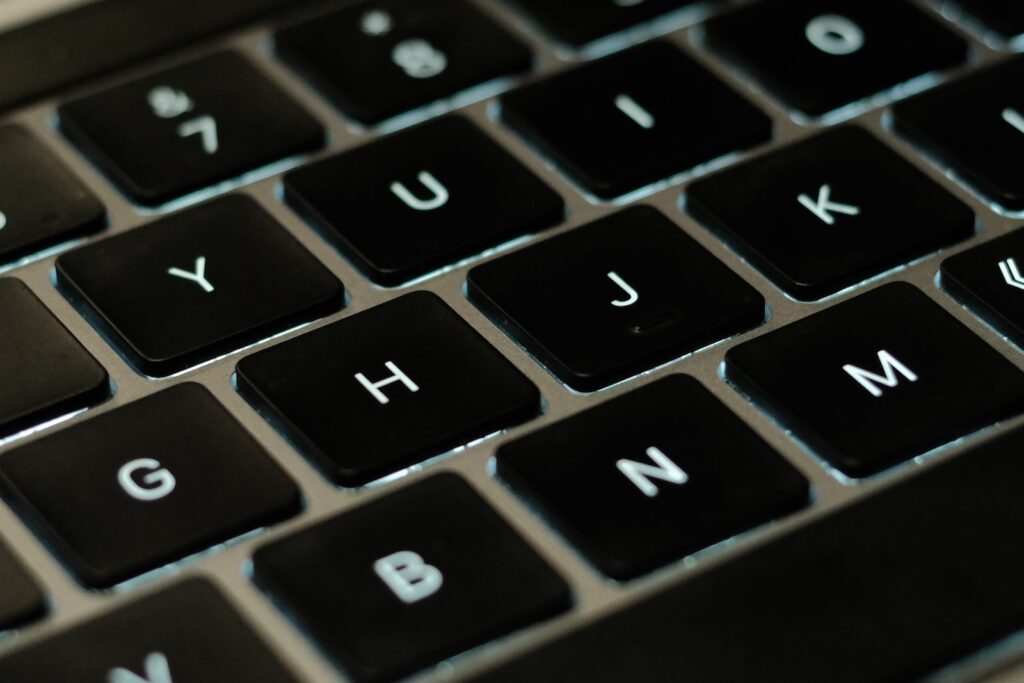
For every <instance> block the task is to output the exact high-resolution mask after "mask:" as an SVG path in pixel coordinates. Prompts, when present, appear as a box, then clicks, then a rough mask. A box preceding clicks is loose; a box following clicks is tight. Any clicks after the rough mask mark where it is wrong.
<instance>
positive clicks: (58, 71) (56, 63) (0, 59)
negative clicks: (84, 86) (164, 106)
mask: <svg viewBox="0 0 1024 683" xmlns="http://www.w3.org/2000/svg"><path fill="white" fill-rule="evenodd" d="M305 1H306V0H204V1H203V2H202V3H192V4H190V6H189V9H188V11H187V12H183V11H182V5H181V1H180V0H147V1H146V2H145V3H140V2H138V0H103V1H102V2H88V3H84V4H81V3H79V4H76V5H75V6H74V7H73V8H71V9H68V10H65V11H63V12H60V13H56V14H50V15H49V16H46V17H45V18H43V19H40V20H38V21H35V22H32V23H29V24H25V25H23V26H18V27H16V28H14V29H13V30H12V29H7V30H5V31H4V33H3V34H0V109H5V110H6V109H10V108H11V107H13V106H14V105H18V104H23V103H25V102H28V101H29V100H32V99H35V98H37V97H40V96H42V95H46V94H48V93H51V92H54V91H56V90H62V89H64V88H66V87H68V86H70V85H74V84H75V83H78V82H80V81H83V80H86V79H88V78H93V77H95V76H99V75H101V74H103V73H105V72H108V71H111V70H112V69H114V68H116V67H118V66H122V65H127V64H130V63H132V62H135V61H137V60H140V59H144V58H146V57H151V56H154V55H157V54H160V53H162V52H167V51H168V50H170V49H173V48H175V47H178V46H183V45H186V44H189V43H193V42H195V41H197V40H199V39H201V38H204V37H206V36H209V35H214V34H217V33H221V32H223V31H225V30H228V29H231V28H233V27H235V26H238V25H240V24H245V23H248V22H251V21H253V20H255V19H259V18H261V17H265V16H268V15H270V14H273V13H274V12H275V11H280V10H282V9H287V8H291V7H295V6H297V5H299V4H301V3H302V2H305ZM65 4H66V3H65ZM55 45H59V46H60V49H54V46H55Z"/></svg>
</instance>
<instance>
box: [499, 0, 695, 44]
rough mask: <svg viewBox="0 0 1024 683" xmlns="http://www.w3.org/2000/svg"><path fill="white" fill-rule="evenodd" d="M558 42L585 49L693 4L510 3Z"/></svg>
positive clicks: (665, 0) (660, 0)
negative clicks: (619, 32) (607, 37)
mask: <svg viewBox="0 0 1024 683" xmlns="http://www.w3.org/2000/svg"><path fill="white" fill-rule="evenodd" d="M510 2H511V4H513V5H516V6H518V7H519V8H520V9H522V11H523V12H525V13H526V14H527V16H529V17H530V18H531V19H533V20H534V21H535V22H536V23H537V24H539V25H540V27H541V28H542V29H543V30H544V31H545V32H547V33H549V34H550V35H552V36H553V37H554V38H555V39H556V40H559V41H561V42H563V43H568V44H570V45H574V46H580V45H584V44H586V43H589V42H591V41H594V40H597V39H598V38H603V37H605V36H606V35H608V34H610V33H615V32H617V31H621V30H623V29H627V28H630V27H632V26H635V25H637V24H639V23H641V22H644V21H648V20H650V19H654V18H656V17H658V16H661V15H663V14H666V13H668V12H671V11H672V10H676V9H679V8H681V7H686V6H687V5H692V4H693V0H646V1H645V0H640V2H636V1H634V0H608V1H607V2H600V3H595V2H593V0H560V2H551V1H550V0H510Z"/></svg>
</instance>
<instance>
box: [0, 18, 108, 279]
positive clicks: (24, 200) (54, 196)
mask: <svg viewBox="0 0 1024 683" xmlns="http://www.w3.org/2000/svg"><path fill="white" fill-rule="evenodd" d="M0 41H2V38H0ZM0 88H2V86H0ZM0 158H2V159H3V160H4V163H3V165H0V263H6V262H9V261H14V260H15V259H18V258H21V257H23V256H27V255H29V254H31V253H32V252H35V251H39V250H41V249H45V248H46V247H49V246H53V245H55V244H58V243H60V242H63V241H66V240H70V239H74V238H76V237H81V236H84V235H88V234H90V233H94V232H97V231H98V230H100V229H102V228H103V226H104V223H105V222H106V214H107V212H106V209H105V208H103V205H102V204H100V202H99V200H98V199H96V197H95V195H93V193H92V192H90V191H89V189H88V188H86V187H85V185H83V184H82V183H81V182H80V181H79V180H78V178H76V177H75V176H73V175H71V172H70V171H69V170H68V169H67V168H66V167H65V166H64V164H63V163H61V162H60V160H59V159H57V157H56V156H55V155H54V154H53V153H52V152H50V151H49V150H48V149H47V148H46V147H44V146H43V144H42V143H41V142H40V141H39V140H37V139H36V138H35V136H34V135H32V134H31V133H29V132H28V131H27V130H26V129H24V128H22V127H21V126H2V127H0Z"/></svg>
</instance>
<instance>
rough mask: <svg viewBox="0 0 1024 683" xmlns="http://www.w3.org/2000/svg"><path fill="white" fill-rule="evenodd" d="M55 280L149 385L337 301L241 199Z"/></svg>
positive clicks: (119, 244)
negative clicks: (145, 375)
mask: <svg viewBox="0 0 1024 683" xmlns="http://www.w3.org/2000/svg"><path fill="white" fill-rule="evenodd" d="M57 279H58V282H59V284H60V285H61V286H62V287H64V288H65V289H66V290H67V291H68V292H69V295H70V296H71V297H72V298H73V299H75V300H80V301H81V302H82V304H83V305H84V306H86V307H87V308H88V309H89V310H90V311H93V312H95V313H96V314H97V315H98V316H99V317H100V318H101V324H102V325H103V326H104V328H105V329H106V330H108V331H109V332H110V334H111V335H112V336H113V337H114V338H115V339H116V340H117V342H118V344H119V345H120V347H121V349H122V350H123V351H124V353H125V354H126V355H127V356H128V357H129V358H130V359H131V360H132V361H133V362H134V363H136V364H137V365H138V366H139V367H140V368H141V369H142V370H143V371H144V372H146V373H149V374H151V375H167V374H170V373H173V372H176V371H179V370H183V369H184V368H187V367H188V366H190V365H194V364H195V363H198V362H202V361H204V360H208V359H210V358H213V357H215V356H217V355H218V354H222V353H227V352H230V351H232V350H234V349H237V348H239V347H241V346H244V345H245V344H248V343H252V342H255V341H258V340H260V339H261V338H263V337H266V336H268V335H270V334H273V333H275V332H280V331H282V330H286V329H288V328H289V327H291V326H293V325H297V324H299V323H301V322H305V321H308V320H311V319H313V318H316V317H319V316H320V315H325V314H327V313H330V312H331V311H334V310H336V309H338V308H340V307H341V306H342V303H343V298H344V289H343V287H342V285H341V283H340V282H338V280H337V279H336V278H335V277H334V276H333V275H331V273H330V272H329V271H328V270H327V269H326V268H325V267H324V266H323V265H321V264H320V262H319V261H317V260H316V259H315V258H314V257H313V256H312V255H311V254H310V253H309V252H307V251H306V250H305V249H304V248H303V247H302V246H301V245H300V244H299V243H298V242H297V241H296V240H295V239H294V238H293V237H291V236H290V235H289V234H288V233H287V232H286V231H285V230H284V228H282V227H281V226H280V225H278V224H277V222H276V221H274V219H273V218H271V217H270V216H269V215H268V214H267V213H266V212H265V211H264V210H263V209H262V208H260V207H259V206H258V205H257V204H256V203H255V202H254V201H253V200H251V199H249V198H246V197H242V196H240V195H233V196H229V197H225V198H222V199H219V200H216V201H214V202H211V203H209V204H205V205H202V206H199V207H196V208H193V209H189V210H187V211H184V212H182V213H180V214H175V215H172V216H170V217H168V218H164V219H162V220H159V221H157V222H155V223H151V224H149V225H146V226H143V227H141V228H136V229H135V230H131V231H129V232H127V233H122V234H120V235H117V236H115V237H112V238H110V239H107V240H104V241H102V242H98V243H96V244H92V245H90V246H88V247H85V248H84V249H79V250H78V251H74V252H72V253H70V254H65V255H64V256H62V257H60V258H59V259H58V260H57Z"/></svg>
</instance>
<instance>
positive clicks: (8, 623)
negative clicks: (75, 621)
mask: <svg viewBox="0 0 1024 683" xmlns="http://www.w3.org/2000/svg"><path fill="white" fill-rule="evenodd" d="M45 612H46V597H45V596H44V595H43V593H42V592H41V591H40V590H39V586H37V585H36V582H35V581H33V580H32V577H30V576H29V575H28V572H26V570H25V567H23V566H22V564H21V562H19V561H18V559H17V558H15V557H14V555H13V554H12V552H11V549H10V548H9V547H7V545H6V544H5V543H3V542H2V541H0V631H4V630H6V629H10V628H14V627H16V626H21V625H22V624H24V623H27V622H29V621H32V620H34V619H37V618H39V617H41V616H42V615H43V614H44V613H45ZM4 680H5V681H6V680H7V679H4Z"/></svg>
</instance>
